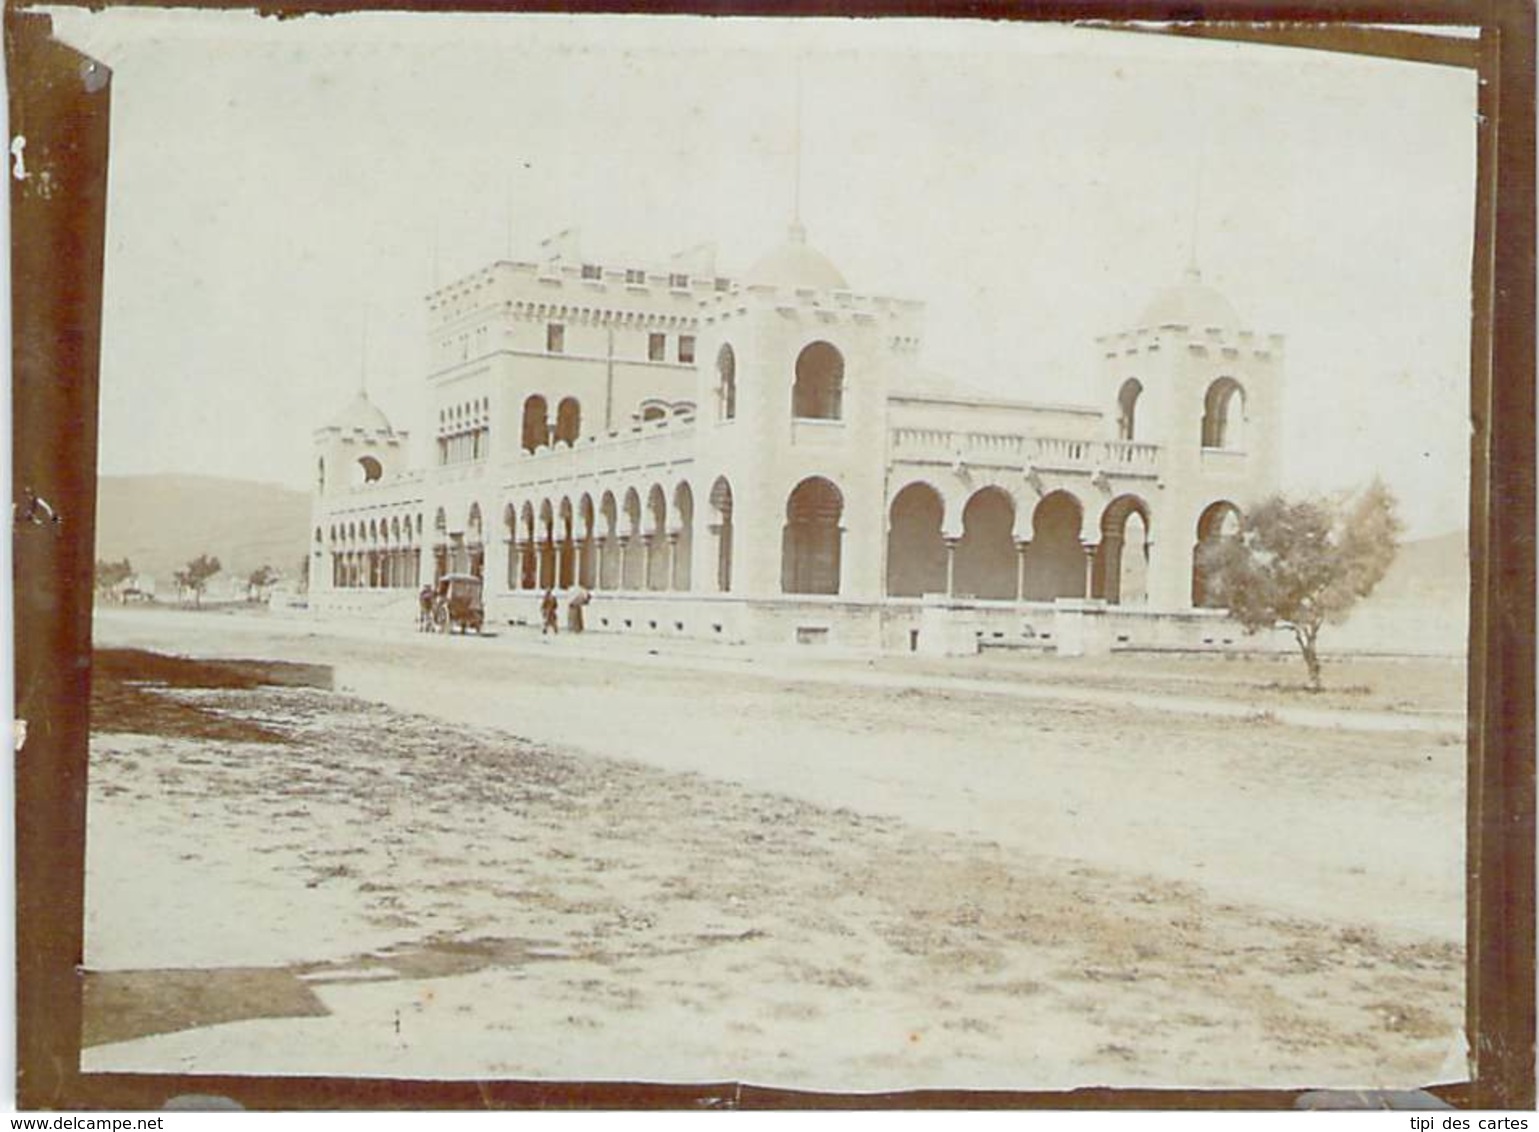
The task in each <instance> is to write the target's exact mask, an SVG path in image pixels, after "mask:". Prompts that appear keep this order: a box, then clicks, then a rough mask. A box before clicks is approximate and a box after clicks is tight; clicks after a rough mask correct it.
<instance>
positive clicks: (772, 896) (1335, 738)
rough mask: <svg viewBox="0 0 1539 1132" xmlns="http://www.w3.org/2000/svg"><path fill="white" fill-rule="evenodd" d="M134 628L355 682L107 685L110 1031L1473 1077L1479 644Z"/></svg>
mask: <svg viewBox="0 0 1539 1132" xmlns="http://www.w3.org/2000/svg"><path fill="white" fill-rule="evenodd" d="M97 637H98V643H99V645H139V646H145V647H157V648H159V649H161V650H163V651H168V652H181V653H186V654H190V655H199V656H215V655H223V656H245V657H264V658H273V659H290V660H299V661H305V662H309V663H315V664H324V665H331V666H334V669H335V678H336V683H337V686H338V689H339V690H338V691H335V692H331V691H326V690H323V689H317V688H308V687H277V688H269V687H258V688H229V687H227V688H181V689H165V690H161V691H158V692H151V693H148V694H150V695H153V696H158V697H160V698H161V699H162V700H164V701H165V702H167V703H172V702H174V703H176V704H178V705H180V706H181V708H182V709H186V708H187V707H189V706H190V707H192V708H194V709H196V710H197V711H199V712H201V713H202V714H203V715H204V716H205V717H206V718H217V719H219V720H224V721H245V722H246V723H247V724H253V723H254V724H256V725H258V727H259V728H260V729H261V733H258V734H254V735H244V734H241V733H240V732H238V731H237V732H235V733H226V732H219V733H218V734H208V735H199V734H186V733H171V734H166V733H159V734H156V733H148V734H147V733H145V732H146V731H149V732H155V731H156V730H160V731H162V732H164V731H166V730H173V732H174V729H166V728H160V729H157V728H154V727H145V726H142V725H140V724H134V725H133V726H134V727H135V728H136V730H135V731H132V732H129V731H125V730H122V729H120V730H117V731H113V730H111V728H112V727H113V726H114V725H113V723H112V722H111V721H110V720H106V719H99V721H98V722H99V728H98V730H99V731H101V732H102V733H101V734H99V735H98V736H97V738H96V740H95V741H94V743H93V754H92V759H93V761H92V771H93V774H92V785H91V816H90V839H89V844H88V872H87V885H88V896H87V902H88V909H87V917H88V918H87V965H88V967H90V968H91V969H92V970H93V972H95V974H93V976H92V983H91V993H90V994H89V995H88V1003H89V1004H90V1005H89V1006H88V1012H89V1014H90V1018H89V1019H88V1024H87V1038H88V1041H89V1042H91V1043H92V1044H91V1046H90V1048H89V1049H87V1051H86V1054H85V1058H84V1061H85V1068H87V1069H88V1070H105V1069H123V1070H155V1069H171V1070H180V1071H184V1072H264V1073H285V1072H292V1073H348V1074H384V1075H392V1076H486V1075H493V1076H500V1077H548V1078H583V1079H624V1078H630V1079H636V1078H640V1079H646V1080H696V1081H706V1080H721V1079H739V1080H746V1081H753V1082H757V1083H763V1084H772V1085H781V1086H787V1087H803V1088H820V1089H839V1090H875V1089H882V1090H888V1089H897V1088H918V1087H933V1086H952V1087H971V1088H1066V1087H1071V1086H1074V1085H1081V1084H1121V1085H1133V1084H1158V1085H1187V1086H1207V1087H1217V1086H1264V1085H1290V1086H1322V1085H1332V1086H1386V1087H1387V1086H1414V1085H1422V1084H1427V1083H1430V1082H1432V1081H1435V1080H1439V1079H1449V1078H1455V1077H1459V1076H1462V1064H1460V1063H1459V1062H1458V1058H1457V1053H1458V1051H1459V1050H1460V1048H1461V1047H1460V1039H1459V1026H1460V1022H1461V1014H1462V969H1463V968H1462V964H1463V960H1462V953H1461V949H1460V943H1461V940H1462V932H1463V927H1462V900H1463V886H1462V872H1463V853H1462V828H1463V783H1464V769H1463V745H1462V726H1463V725H1462V718H1461V716H1460V715H1459V713H1458V711H1457V710H1456V709H1455V708H1451V707H1450V704H1453V705H1456V704H1457V703H1458V697H1457V696H1449V695H1446V694H1445V695H1443V696H1442V698H1439V697H1438V696H1436V695H1433V694H1431V692H1430V691H1429V692H1428V694H1426V695H1420V694H1413V693H1414V692H1415V690H1416V689H1418V688H1422V687H1425V688H1427V689H1429V690H1430V689H1435V688H1444V687H1446V686H1448V685H1450V684H1452V685H1457V684H1458V683H1459V682H1460V681H1462V671H1459V670H1456V669H1452V668H1450V667H1444V668H1441V669H1439V668H1436V666H1434V667H1433V669H1432V670H1430V671H1429V669H1428V667H1427V666H1402V667H1399V668H1390V669H1386V668H1383V667H1382V666H1380V667H1379V668H1374V667H1372V666H1367V667H1364V668H1363V669H1362V670H1361V671H1348V670H1347V669H1342V670H1341V671H1340V673H1339V675H1340V676H1341V677H1342V685H1343V686H1345V687H1350V688H1354V689H1367V690H1366V691H1356V690H1354V691H1348V692H1343V693H1340V694H1338V695H1337V696H1336V698H1335V699H1334V700H1325V701H1321V700H1319V699H1317V698H1308V697H1299V696H1289V695H1288V694H1287V693H1286V692H1285V691H1283V690H1280V689H1279V688H1278V687H1275V686H1270V687H1269V686H1268V685H1269V684H1270V685H1277V684H1279V683H1286V682H1287V680H1289V679H1290V678H1291V679H1297V675H1296V674H1294V673H1292V672H1291V670H1287V669H1283V670H1277V669H1276V668H1275V667H1274V668H1269V669H1268V673H1270V675H1268V673H1253V672H1250V671H1248V670H1245V669H1243V668H1242V667H1237V668H1233V669H1231V670H1230V671H1229V673H1228V674H1224V673H1223V672H1222V671H1219V669H1221V668H1222V667H1223V666H1214V665H1207V666H1206V667H1198V666H1195V665H1194V666H1192V668H1191V669H1190V670H1189V671H1188V672H1187V673H1186V674H1185V676H1183V677H1182V678H1180V679H1179V680H1176V682H1175V683H1172V681H1173V679H1175V677H1174V676H1173V670H1172V668H1171V664H1170V662H1161V663H1160V666H1159V671H1158V672H1157V673H1154V674H1151V675H1149V677H1148V678H1147V679H1146V678H1142V677H1141V676H1140V670H1139V668H1138V666H1136V665H1133V666H1129V665H1126V664H1122V663H1121V662H1116V663H1114V662H1099V663H1098V664H1097V665H1094V666H1085V667H1084V668H1083V669H1082V671H1084V672H1085V674H1086V675H1087V677H1089V678H1087V679H1086V680H1085V681H1082V682H1075V681H1074V680H1073V673H1074V666H1073V665H1072V662H1049V661H1044V660H1042V659H1040V658H1038V659H1033V660H1031V661H1029V662H1025V663H1029V664H1030V665H1032V666H1033V667H1031V668H1024V667H1020V666H1012V665H1011V664H1009V662H1008V661H1009V659H1010V658H1003V659H1001V658H980V660H979V662H972V661H959V662H956V663H955V664H948V665H940V666H936V665H933V664H931V665H921V664H904V663H902V662H901V661H895V660H891V659H888V660H883V661H881V662H878V663H875V664H873V663H869V662H867V661H864V660H852V659H848V658H838V657H826V658H811V657H809V656H808V655H807V654H805V653H800V654H788V653H785V652H777V651H774V650H760V651H757V652H755V651H751V650H742V649H731V648H725V647H719V646H718V647H715V648H707V647H691V646H687V645H684V644H682V643H653V644H650V645H649V644H647V643H645V642H636V641H619V640H615V639H604V638H600V637H597V636H591V635H590V636H589V637H587V638H585V639H583V640H575V639H571V638H565V637H563V638H560V639H559V640H557V641H554V642H542V641H541V640H540V639H539V638H538V637H533V636H529V635H525V634H511V633H510V634H507V635H504V636H501V637H498V638H493V639H484V640H477V639H474V638H468V639H459V638H452V639H446V638H442V637H436V638H434V637H418V636H417V635H415V634H412V633H410V632H408V631H404V630H400V631H397V630H396V629H394V628H391V627H379V626H368V627H364V626H357V625H351V626H324V625H319V624H315V623H311V622H306V621H297V620H296V621H283V620H280V619H276V618H274V619H267V620H264V619H258V618H236V617H215V616H207V615H205V616H197V615H175V614H149V613H117V612H114V613H109V614H106V615H103V616H100V617H99V618H98V622H97ZM1177 667H1179V665H1178V666H1177ZM1336 675H1337V674H1336V673H1333V674H1332V676H1333V677H1334V676H1336ZM1188 677H1189V678H1188ZM1385 681H1393V682H1394V684H1395V689H1396V690H1395V691H1393V692H1389V693H1386V692H1384V691H1383V690H1382V687H1381V686H1382V685H1383V684H1384V682H1385ZM1322 703H1323V706H1320V705H1321V704H1322ZM1129 704H1131V705H1132V706H1128V705H1129ZM1354 704H1360V705H1361V706H1353V705H1354ZM1295 711H1298V712H1304V713H1305V714H1306V717H1307V718H1301V719H1300V720H1298V721H1290V719H1289V716H1290V713H1293V712H1295ZM119 726H120V728H121V727H123V726H124V725H119ZM255 1001H260V1002H264V1003H266V1004H267V1005H266V1006H265V1008H264V1011H263V1012H265V1013H266V1014H268V1015H270V1016H267V1017H261V1016H257V1015H256V1014H254V1013H253V1008H252V1005H251V1004H252V1003H253V1002H255ZM167 1003H170V1004H173V1006H174V1007H175V1008H174V1009H171V1008H168V1007H166V1005H165V1004H167ZM155 1004H159V1006H160V1009H159V1011H158V1012H157V1009H156V1008H155ZM1451 1053H1452V1054H1454V1055H1455V1056H1454V1057H1453V1058H1452V1059H1451V1060H1450V1054H1451Z"/></svg>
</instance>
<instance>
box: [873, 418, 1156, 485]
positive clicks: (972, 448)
mask: <svg viewBox="0 0 1539 1132" xmlns="http://www.w3.org/2000/svg"><path fill="white" fill-rule="evenodd" d="M891 448H892V457H893V459H894V460H909V461H919V462H924V463H951V464H955V463H972V464H1010V465H1014V466H1018V467H1022V468H1026V467H1033V468H1043V469H1051V468H1064V469H1072V470H1084V471H1095V470H1096V469H1102V470H1104V471H1107V472H1120V473H1122V474H1125V475H1126V474H1137V473H1153V472H1155V471H1156V470H1157V469H1158V467H1159V461H1160V446H1159V445H1158V444H1146V443H1144V442H1142V441H1136V440H1078V439H1071V438H1067V437H1056V436H1022V435H1020V434H1019V433H997V432H965V431H960V430H952V429H943V428H895V429H893V430H892V433H891Z"/></svg>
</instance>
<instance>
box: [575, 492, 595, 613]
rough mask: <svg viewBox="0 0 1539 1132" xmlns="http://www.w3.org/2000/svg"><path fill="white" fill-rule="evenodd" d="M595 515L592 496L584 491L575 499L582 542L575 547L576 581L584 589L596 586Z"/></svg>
mask: <svg viewBox="0 0 1539 1132" xmlns="http://www.w3.org/2000/svg"><path fill="white" fill-rule="evenodd" d="M596 520H597V516H596V515H595V514H594V511H593V497H592V496H591V495H588V494H587V493H584V494H583V496H582V498H580V499H579V500H578V501H577V522H578V526H579V527H580V528H581V529H582V532H583V537H582V542H581V543H580V544H579V545H578V548H577V581H578V582H579V584H581V585H582V586H583V587H584V588H585V589H590V590H591V589H596V588H597V587H598V566H597V561H596V560H597V556H598V544H597V527H596V526H595V522H596Z"/></svg>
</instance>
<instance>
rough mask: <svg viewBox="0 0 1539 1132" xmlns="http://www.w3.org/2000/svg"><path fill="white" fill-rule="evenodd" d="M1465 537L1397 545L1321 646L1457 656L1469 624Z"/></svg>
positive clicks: (1460, 533)
mask: <svg viewBox="0 0 1539 1132" xmlns="http://www.w3.org/2000/svg"><path fill="white" fill-rule="evenodd" d="M1468 542H1469V535H1468V533H1467V532H1465V531H1455V532H1454V533H1452V534H1446V535H1437V536H1435V537H1433V538H1423V539H1415V540H1413V541H1411V542H1407V543H1403V544H1402V545H1401V547H1400V551H1399V553H1398V554H1396V555H1395V561H1394V563H1393V565H1391V566H1390V568H1389V573H1388V574H1386V575H1385V576H1384V580H1383V581H1382V582H1380V583H1379V584H1378V585H1377V586H1376V587H1375V588H1374V591H1373V593H1372V594H1371V595H1369V597H1368V598H1367V600H1365V601H1364V602H1363V603H1362V604H1361V605H1360V606H1358V607H1357V608H1356V609H1354V610H1353V611H1352V614H1351V616H1350V617H1349V618H1348V620H1347V623H1346V624H1345V625H1333V626H1330V627H1328V628H1327V629H1326V630H1325V633H1324V634H1323V635H1322V636H1321V640H1322V642H1323V643H1324V645H1325V647H1326V648H1327V649H1344V650H1348V651H1386V652H1406V653H1438V654H1445V655H1458V654H1461V653H1463V652H1464V649H1465V643H1466V633H1467V630H1468V625H1469V592H1470V589H1469V553H1468V550H1467V549H1466V547H1467V545H1468Z"/></svg>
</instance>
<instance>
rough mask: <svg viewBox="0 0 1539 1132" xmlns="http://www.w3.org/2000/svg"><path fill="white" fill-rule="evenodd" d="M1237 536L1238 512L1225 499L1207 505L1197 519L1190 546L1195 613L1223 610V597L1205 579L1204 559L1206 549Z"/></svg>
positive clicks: (1206, 578) (1236, 508)
mask: <svg viewBox="0 0 1539 1132" xmlns="http://www.w3.org/2000/svg"><path fill="white" fill-rule="evenodd" d="M1239 533H1240V509H1239V508H1238V507H1236V506H1235V505H1234V504H1233V503H1230V502H1229V501H1228V500H1227V499H1220V500H1218V501H1217V502H1215V503H1210V504H1208V506H1207V507H1206V508H1204V509H1203V512H1202V514H1201V515H1200V516H1199V517H1198V519H1197V541H1196V543H1195V544H1194V545H1193V546H1192V605H1193V607H1195V608H1197V609H1222V608H1223V606H1224V601H1223V595H1222V594H1220V593H1219V592H1218V587H1217V585H1215V584H1214V581H1213V579H1212V578H1210V577H1209V576H1208V571H1207V569H1206V567H1205V565H1204V558H1205V556H1206V550H1207V548H1208V547H1211V546H1214V545H1216V544H1217V543H1219V542H1221V541H1223V540H1224V539H1226V538H1233V537H1234V536H1236V535H1238V534H1239Z"/></svg>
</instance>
